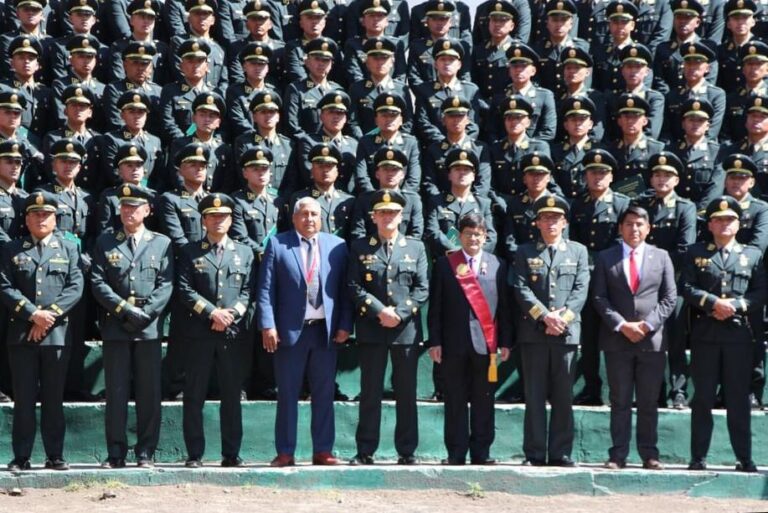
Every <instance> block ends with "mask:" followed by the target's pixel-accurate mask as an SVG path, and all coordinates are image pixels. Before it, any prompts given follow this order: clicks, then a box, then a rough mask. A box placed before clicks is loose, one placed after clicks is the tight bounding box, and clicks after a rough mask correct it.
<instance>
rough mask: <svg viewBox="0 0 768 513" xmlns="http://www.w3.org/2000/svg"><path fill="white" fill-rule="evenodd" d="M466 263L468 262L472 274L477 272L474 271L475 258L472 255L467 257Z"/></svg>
mask: <svg viewBox="0 0 768 513" xmlns="http://www.w3.org/2000/svg"><path fill="white" fill-rule="evenodd" d="M468 263H469V270H470V271H472V273H473V274H477V273H475V259H474V258H472V257H469V262H468Z"/></svg>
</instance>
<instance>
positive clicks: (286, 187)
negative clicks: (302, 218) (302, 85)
mask: <svg viewBox="0 0 768 513" xmlns="http://www.w3.org/2000/svg"><path fill="white" fill-rule="evenodd" d="M282 105H283V102H282V100H281V99H280V95H278V94H276V93H273V92H271V91H263V92H260V93H257V94H256V95H255V96H254V97H253V99H252V100H251V103H250V105H249V109H250V111H251V112H254V111H256V110H263V109H270V110H275V111H278V112H279V111H280V109H281V107H282ZM250 146H263V147H265V148H267V149H269V150H270V151H271V152H272V180H271V181H270V183H269V186H270V187H271V188H272V189H273V192H275V191H279V194H280V196H283V197H288V196H289V195H290V194H291V193H292V192H293V191H295V190H296V189H298V187H297V183H298V182H299V177H298V167H297V166H298V164H297V163H296V159H297V158H298V157H297V155H296V152H295V145H294V142H293V140H291V139H289V138H288V137H286V136H284V135H282V134H275V136H274V137H273V138H265V137H262V136H261V135H259V132H258V131H257V130H255V129H254V130H251V131H248V132H245V133H243V134H241V135H239V136H237V137H236V138H235V145H234V148H235V150H234V155H233V162H240V161H241V160H242V158H243V154H244V153H245V151H246V150H247V149H248V147H250ZM240 183H242V179H241V181H240Z"/></svg>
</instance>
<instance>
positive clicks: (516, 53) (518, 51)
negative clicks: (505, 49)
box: [515, 48, 523, 57]
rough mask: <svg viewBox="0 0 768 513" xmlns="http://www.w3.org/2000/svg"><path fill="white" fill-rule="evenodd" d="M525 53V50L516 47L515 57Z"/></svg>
mask: <svg viewBox="0 0 768 513" xmlns="http://www.w3.org/2000/svg"><path fill="white" fill-rule="evenodd" d="M522 54H523V52H522V51H521V50H520V48H515V57H520V56H521V55H522Z"/></svg>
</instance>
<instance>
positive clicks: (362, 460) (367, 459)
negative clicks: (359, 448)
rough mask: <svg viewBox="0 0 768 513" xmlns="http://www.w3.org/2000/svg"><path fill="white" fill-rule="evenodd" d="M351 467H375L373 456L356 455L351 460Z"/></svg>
mask: <svg viewBox="0 0 768 513" xmlns="http://www.w3.org/2000/svg"><path fill="white" fill-rule="evenodd" d="M349 464H350V465H373V456H371V455H370V454H355V457H354V458H352V459H351V460H349Z"/></svg>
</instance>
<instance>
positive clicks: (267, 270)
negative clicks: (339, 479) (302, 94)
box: [256, 197, 352, 467]
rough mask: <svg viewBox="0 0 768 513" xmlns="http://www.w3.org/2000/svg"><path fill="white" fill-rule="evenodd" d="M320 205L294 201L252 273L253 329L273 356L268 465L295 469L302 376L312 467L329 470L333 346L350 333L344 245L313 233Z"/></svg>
mask: <svg viewBox="0 0 768 513" xmlns="http://www.w3.org/2000/svg"><path fill="white" fill-rule="evenodd" d="M320 215H321V208H320V204H319V203H318V202H317V200H315V199H314V198H311V197H306V198H301V199H300V200H298V201H297V202H296V204H295V205H294V207H293V228H294V229H293V230H290V231H286V232H284V233H281V234H278V235H276V236H275V237H272V240H271V241H270V243H269V245H268V246H267V249H266V251H265V252H264V259H263V260H262V262H261V267H260V268H259V281H258V287H257V289H256V290H257V293H256V294H257V297H256V302H257V310H258V327H259V329H261V330H262V332H261V336H262V342H263V344H264V349H266V350H267V351H268V352H270V353H275V378H276V381H277V416H276V418H275V448H276V449H277V456H276V457H275V458H274V459H273V460H272V463H271V466H273V467H286V466H292V465H294V464H295V460H294V458H293V453H294V451H295V449H296V424H297V422H298V400H299V393H300V392H301V387H302V384H303V382H304V376H305V372H306V375H307V377H308V379H309V387H310V390H311V391H312V447H313V453H314V454H313V456H312V463H313V464H314V465H335V464H337V463H338V460H337V459H336V458H335V457H334V456H333V454H332V453H331V451H332V450H333V442H334V437H335V426H334V413H333V394H334V389H335V386H334V379H335V377H336V344H343V343H344V342H346V340H347V339H348V338H349V334H350V332H351V331H352V309H351V304H350V303H349V300H348V298H347V289H346V286H345V284H346V267H347V247H346V245H345V244H344V240H343V239H341V238H339V237H337V236H335V235H332V234H330V233H323V232H320V225H321V222H320Z"/></svg>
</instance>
